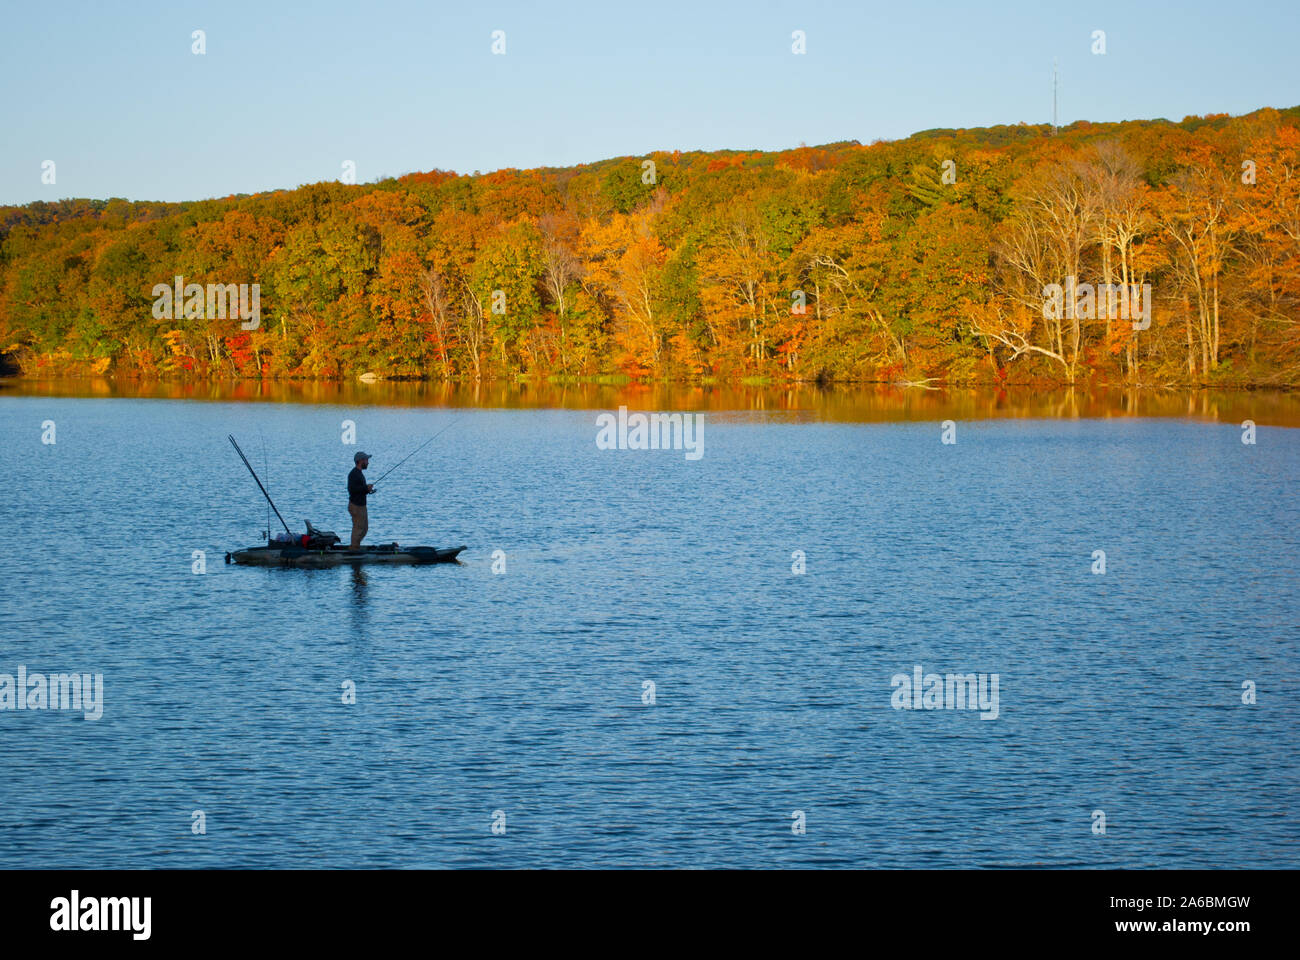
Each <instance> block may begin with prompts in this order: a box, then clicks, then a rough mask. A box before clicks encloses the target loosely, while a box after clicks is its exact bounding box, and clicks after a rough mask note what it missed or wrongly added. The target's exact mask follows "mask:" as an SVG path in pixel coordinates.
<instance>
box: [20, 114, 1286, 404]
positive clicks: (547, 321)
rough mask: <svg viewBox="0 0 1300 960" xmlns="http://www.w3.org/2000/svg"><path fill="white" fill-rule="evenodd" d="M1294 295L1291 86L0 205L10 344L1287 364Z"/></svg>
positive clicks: (227, 359) (397, 369)
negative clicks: (971, 119)
mask: <svg viewBox="0 0 1300 960" xmlns="http://www.w3.org/2000/svg"><path fill="white" fill-rule="evenodd" d="M177 277H181V278H183V281H182V285H183V287H184V286H185V285H190V284H197V285H199V287H200V288H206V287H207V285H209V284H219V285H222V289H225V290H228V291H230V294H231V304H232V309H231V310H230V311H227V310H226V309H224V308H223V309H220V310H218V311H214V310H213V309H211V302H210V298H209V300H207V301H204V299H203V298H202V297H199V298H197V299H195V300H193V301H192V302H191V301H190V299H189V295H188V293H186V294H185V296H183V297H182V298H179V299H177V301H176V303H175V304H174V305H170V300H171V299H172V298H171V295H170V293H169V294H168V298H167V299H168V301H169V307H168V309H160V306H159V304H160V293H159V291H160V289H161V288H163V287H165V288H167V289H168V290H169V291H170V290H171V289H172V288H173V287H174V285H175V283H176V278H177ZM254 284H256V285H257V289H258V291H260V297H258V298H257V299H256V301H255V302H256V303H258V304H259V309H260V314H259V316H258V317H257V323H256V326H255V327H254V326H253V324H252V323H251V322H241V319H240V317H238V316H236V315H235V313H234V310H233V303H234V300H235V298H234V290H235V287H232V286H228V285H236V286H237V285H248V286H251V285H254ZM1052 285H1057V286H1058V288H1059V287H1063V288H1064V289H1065V291H1066V300H1065V303H1064V307H1063V308H1062V305H1061V302H1060V299H1059V296H1058V299H1057V303H1056V305H1055V306H1052V305H1050V304H1049V303H1047V301H1048V300H1050V299H1051V298H1050V297H1048V296H1047V294H1046V291H1047V290H1048V289H1050V288H1051V286H1052ZM1075 285H1077V286H1078V289H1079V290H1082V291H1084V292H1083V293H1078V294H1077V293H1076V292H1075V291H1076V286H1075ZM1102 285H1106V286H1102ZM1106 287H1109V288H1110V289H1111V290H1112V291H1114V290H1121V291H1123V292H1125V293H1126V294H1127V292H1128V291H1130V290H1132V291H1133V292H1134V294H1135V299H1134V300H1133V302H1132V303H1130V302H1128V299H1127V297H1126V298H1125V300H1123V301H1121V302H1120V303H1119V304H1118V306H1119V309H1118V310H1117V309H1116V307H1117V304H1116V302H1115V298H1114V296H1113V295H1112V296H1111V297H1109V298H1108V297H1107V296H1105V295H1104V294H1103V293H1102V291H1104V290H1105V289H1106ZM1092 288H1096V290H1097V291H1098V292H1097V294H1096V295H1095V296H1094V294H1093V290H1092ZM1139 290H1141V291H1144V292H1145V293H1146V294H1147V296H1148V297H1149V303H1150V311H1149V314H1148V316H1147V317H1146V318H1145V319H1144V320H1143V321H1142V322H1136V321H1135V322H1130V317H1129V316H1127V315H1126V314H1125V313H1124V307H1126V306H1133V305H1134V304H1135V303H1137V302H1139V300H1140V298H1138V297H1137V296H1136V295H1137V293H1138V291H1139ZM183 292H184V291H183ZM218 299H219V300H220V298H218ZM245 302H247V298H246V300H245ZM218 313H219V314H220V315H219V316H218V315H217V314H218ZM1298 320H1300V108H1291V109H1288V110H1281V111H1278V110H1272V109H1266V110H1260V111H1257V112H1255V113H1253V114H1250V115H1248V116H1244V117H1237V118H1231V117H1227V116H1212V117H1203V118H1188V119H1186V120H1184V121H1183V122H1181V123H1171V122H1168V121H1163V120H1158V121H1142V122H1129V123H1121V124H1089V123H1076V124H1074V125H1072V126H1070V127H1068V128H1063V129H1061V130H1060V131H1058V132H1056V133H1053V131H1052V130H1051V128H1050V127H1045V126H1029V125H1019V126H1007V127H994V128H989V129H979V130H931V131H926V132H924V133H919V134H916V135H914V136H912V137H909V138H908V139H906V140H902V141H897V142H889V143H874V144H871V145H867V146H863V145H860V144H858V143H856V142H846V143H837V144H829V145H825V146H819V147H800V148H798V149H795V150H788V151H783V152H779V153H754V152H736V151H719V152H713V153H680V152H674V153H655V154H651V155H648V156H645V157H628V158H621V159H616V160H609V161H604V162H601V163H595V164H590V165H584V166H579V167H573V168H566V169H538V170H525V171H520V170H504V171H499V172H496V173H491V174H486V175H481V176H479V175H476V176H459V175H456V174H452V173H445V172H440V171H435V172H432V173H420V174H411V175H409V176H404V177H400V178H397V179H392V180H384V181H381V182H378V183H373V184H366V185H345V184H342V183H317V184H311V185H308V186H303V187H300V188H298V189H296V190H284V191H277V192H273V193H265V194H257V195H254V196H235V197H227V198H225V199H221V200H209V201H201V202H192V203H179V204H168V203H131V202H126V201H122V200H109V201H91V200H64V201H60V202H58V203H33V204H29V205H27V206H23V207H0V353H3V354H5V355H6V356H7V357H8V359H9V360H10V361H11V362H13V363H16V364H17V365H18V366H19V367H20V368H21V370H22V371H23V372H24V373H27V374H39V373H49V374H67V373H76V374H84V373H94V374H105V373H114V374H118V375H139V376H167V377H240V378H258V377H263V378H267V377H269V378H283V377H317V378H320V377H354V376H357V375H361V374H364V373H373V374H376V375H379V376H386V377H419V378H432V379H448V380H475V379H477V380H489V379H493V378H501V377H515V376H519V375H527V376H541V377H598V376H616V375H623V376H633V377H653V378H659V379H695V378H725V379H744V378H755V379H770V380H781V379H799V380H821V381H833V380H835V381H843V380H888V381H898V380H902V381H908V382H913V381H931V380H934V381H947V382H969V381H980V380H998V381H1001V380H1015V381H1025V380H1033V379H1051V380H1058V381H1066V382H1078V381H1080V380H1083V379H1091V380H1100V381H1108V382H1116V383H1119V382H1124V383H1134V384H1156V383H1171V382H1180V383H1211V382H1215V383H1254V384H1265V383H1269V384H1287V385H1292V384H1297V383H1300V327H1298V326H1297V321H1298ZM250 328H251V329H250Z"/></svg>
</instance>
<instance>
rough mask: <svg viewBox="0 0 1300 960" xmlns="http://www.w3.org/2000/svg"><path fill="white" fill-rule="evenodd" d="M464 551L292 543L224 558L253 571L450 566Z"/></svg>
mask: <svg viewBox="0 0 1300 960" xmlns="http://www.w3.org/2000/svg"><path fill="white" fill-rule="evenodd" d="M464 549H465V547H463V546H461V547H441V548H439V547H399V546H398V545H397V544H395V543H384V544H378V545H375V546H363V547H362V548H361V551H360V552H359V553H352V552H351V551H350V550H349V549H348V548H347V547H345V546H343V545H341V544H332V545H330V546H321V547H313V546H305V547H304V546H299V545H298V544H294V543H268V544H267V545H266V546H264V547H248V548H247V549H245V550H235V551H233V552H231V553H228V554H226V563H232V562H233V563H242V564H245V565H248V566H254V567H338V566H342V565H343V564H345V563H348V564H359V563H393V564H399V563H407V564H417V565H423V564H429V563H454V562H456V557H457V555H459V554H460V552H461V551H462V550H464Z"/></svg>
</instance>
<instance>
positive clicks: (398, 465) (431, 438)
mask: <svg viewBox="0 0 1300 960" xmlns="http://www.w3.org/2000/svg"><path fill="white" fill-rule="evenodd" d="M459 419H460V417H456V418H455V420H452V421H451V423H449V424H447V425H446V426H445V427H443V428H442V429H441V430H439V431H438V432H437V433H435V434H434V435H433V436H431V437H430V438H429V439H428V440H426V441H424V443H422V444H420V445H419V446H418V447H416V448H415V449H414V450H412V451H411V452H410V453H408V454H407V455H406V456H404V457H402V459H401V460H398V461H397V462H396V463H395V464H393V465H392V466H391V467H389V468H388V470H387V472H386V473H385V474H384V477H386V476H388V474H390V473H392V472H393V471H394V470H396V469H397V468H398V467H400V466H401V465H402V464H404V463H405V462H406V461H407V460H410V459H411V458H412V457H413V456H415V455H416V454H417V453H419V452H420V451H421V450H423V449H424V448H425V447H427V446H428V445H429V444H431V443H433V441H435V440H437V439H438V438H439V437H440V436H442V435H443V434H444V433H446V432H447V431H448V430H450V429H451V427H452V425H453V424H455V423H456V420H459ZM384 477H380V478H379V480H382V479H384ZM379 480H376V481H375V483H379Z"/></svg>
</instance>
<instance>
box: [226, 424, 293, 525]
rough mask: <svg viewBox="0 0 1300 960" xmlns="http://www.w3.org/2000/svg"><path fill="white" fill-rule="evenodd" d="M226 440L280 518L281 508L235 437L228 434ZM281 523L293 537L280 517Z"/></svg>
mask: <svg viewBox="0 0 1300 960" xmlns="http://www.w3.org/2000/svg"><path fill="white" fill-rule="evenodd" d="M226 439H227V440H229V441H230V445H231V446H232V447H234V448H235V453H237V454H239V459H240V460H243V461H244V466H246V467H248V472H249V473H251V474H252V475H253V479H254V480H256V481H257V489H259V490H261V491H262V496H264V497H266V502H267V503H269V504H270V505H271V509H272V510H274V511H275V515H276V516H277V517H280V508H279V507H277V506H276V505H275V501H274V500H272V499H271V495H270V494H269V493H267V492H266V487H264V486H262V481H261V480H259V479H258V476H257V471H256V470H254V469H253V465H252V464H251V463H249V462H248V457H246V456H244V451H243V450H240V449H239V444H237V443H236V442H235V435H234V434H233V433H232V434H228V435H227V436H226ZM280 523H281V524H282V525H283V526H284V532H285V533H287V534H288V535H289V536H291V537H292V536H293V531H292V530H290V529H289V525H288V524H287V523H285V522H284V517H280Z"/></svg>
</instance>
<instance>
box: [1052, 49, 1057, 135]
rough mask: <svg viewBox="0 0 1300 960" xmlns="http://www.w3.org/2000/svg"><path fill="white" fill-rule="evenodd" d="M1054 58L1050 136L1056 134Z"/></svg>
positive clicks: (1053, 60) (1053, 63) (1053, 61)
mask: <svg viewBox="0 0 1300 960" xmlns="http://www.w3.org/2000/svg"><path fill="white" fill-rule="evenodd" d="M1056 86H1057V81H1056V58H1055V57H1053V58H1052V136H1056V129H1057V127H1056Z"/></svg>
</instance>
